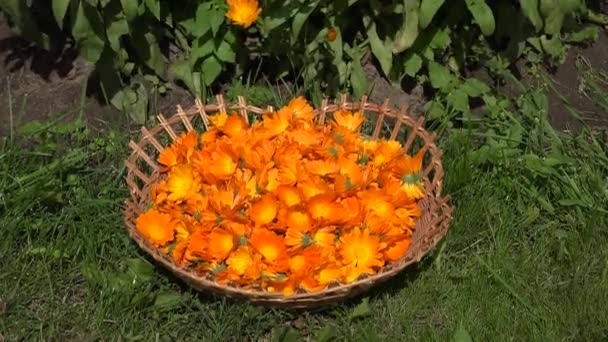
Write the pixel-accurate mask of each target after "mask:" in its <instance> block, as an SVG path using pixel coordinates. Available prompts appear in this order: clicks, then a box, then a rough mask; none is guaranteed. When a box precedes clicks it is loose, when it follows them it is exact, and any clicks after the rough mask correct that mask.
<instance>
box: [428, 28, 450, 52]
mask: <svg viewBox="0 0 608 342" xmlns="http://www.w3.org/2000/svg"><path fill="white" fill-rule="evenodd" d="M451 43H452V38H450V28H449V27H446V28H444V29H442V30H436V31H435V33H434V34H433V38H432V39H431V43H430V44H429V46H430V47H431V48H432V49H435V50H446V49H447V48H449V47H450V44H451Z"/></svg>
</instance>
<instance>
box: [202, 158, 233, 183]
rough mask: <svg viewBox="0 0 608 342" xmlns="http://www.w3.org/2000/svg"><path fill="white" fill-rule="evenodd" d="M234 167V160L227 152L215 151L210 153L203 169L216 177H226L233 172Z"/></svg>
mask: <svg viewBox="0 0 608 342" xmlns="http://www.w3.org/2000/svg"><path fill="white" fill-rule="evenodd" d="M236 167H237V164H236V162H235V161H234V160H232V157H231V156H230V155H229V154H227V153H225V152H223V151H217V152H213V153H212V154H211V160H210V161H209V162H208V165H207V168H206V169H205V171H206V172H207V173H209V174H210V175H211V176H213V177H215V178H217V179H228V178H230V177H231V176H232V175H233V174H234V172H235V171H236Z"/></svg>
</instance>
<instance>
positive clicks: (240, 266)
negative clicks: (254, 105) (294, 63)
mask: <svg viewBox="0 0 608 342" xmlns="http://www.w3.org/2000/svg"><path fill="white" fill-rule="evenodd" d="M313 116H314V114H313V108H312V107H311V106H310V105H309V104H308V103H307V101H306V100H304V99H303V98H295V99H293V100H292V101H291V102H290V103H289V104H288V105H287V106H286V107H284V108H282V109H280V110H278V111H277V112H272V113H270V112H269V113H266V114H264V116H263V118H262V120H260V121H257V122H255V123H253V124H252V125H249V124H248V123H247V121H246V120H245V119H244V118H243V117H242V116H240V115H238V114H236V113H233V114H231V115H228V114H227V113H219V114H217V115H215V116H213V117H211V118H210V122H211V124H212V127H211V128H210V129H209V130H207V131H206V132H204V133H202V134H201V135H200V136H199V135H198V134H197V133H195V132H194V131H190V132H188V133H184V134H183V135H182V136H180V137H179V138H178V139H177V140H176V141H175V142H174V143H173V144H172V145H171V146H170V147H167V148H166V149H165V150H164V151H163V152H162V153H161V154H160V155H159V157H158V161H159V163H160V164H162V165H163V166H164V168H163V174H162V176H161V180H160V181H159V182H158V183H155V184H154V186H153V190H152V194H151V201H152V205H151V208H150V209H149V210H148V211H147V212H145V213H143V214H142V215H141V216H139V217H138V219H137V228H138V230H139V231H140V232H141V234H143V236H144V237H145V238H146V239H147V240H148V241H149V242H150V243H151V244H153V245H155V246H157V247H159V248H162V250H163V251H164V252H165V253H167V254H168V255H169V256H170V257H171V258H172V259H173V260H174V262H175V263H176V264H178V265H181V266H184V267H192V268H193V269H195V270H196V271H197V272H199V273H200V274H213V275H214V277H215V279H216V280H217V281H218V282H220V283H224V284H225V283H228V282H232V283H234V284H237V285H239V286H242V287H247V288H251V287H255V288H263V289H265V290H266V291H269V292H276V291H282V292H283V293H284V294H285V295H290V294H292V293H294V291H296V290H297V289H298V288H302V289H304V290H306V291H309V292H313V291H318V290H321V289H323V288H324V287H325V286H327V285H328V284H329V283H330V282H333V281H337V282H339V283H350V282H353V281H355V280H356V279H357V278H358V277H359V276H361V275H363V274H368V275H371V274H374V273H376V272H377V271H378V270H379V269H380V268H382V267H383V266H384V265H386V264H387V263H389V262H392V261H396V260H398V259H400V258H401V257H402V256H404V254H405V253H406V251H407V250H408V248H409V245H410V241H411V237H412V232H413V230H414V229H415V223H414V220H415V218H416V217H419V216H420V214H421V213H420V209H419V207H418V204H417V202H418V200H420V199H421V198H422V197H423V185H422V182H421V179H420V171H421V167H422V156H423V151H420V152H418V153H417V154H416V155H415V156H413V157H412V156H408V155H407V154H405V153H404V152H403V150H402V146H401V144H400V143H399V142H396V141H389V140H369V139H366V138H365V137H364V136H362V135H361V134H360V129H361V126H362V124H363V122H364V117H363V116H362V115H361V114H360V113H358V112H355V113H353V112H349V111H338V112H336V113H334V116H333V119H332V120H330V122H329V124H326V125H322V124H318V123H315V122H314V121H313Z"/></svg>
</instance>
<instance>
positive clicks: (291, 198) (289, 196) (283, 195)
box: [276, 185, 302, 207]
mask: <svg viewBox="0 0 608 342" xmlns="http://www.w3.org/2000/svg"><path fill="white" fill-rule="evenodd" d="M276 194H277V196H278V197H279V200H281V202H283V204H285V205H286V206H287V207H292V206H294V205H296V204H300V203H301V202H302V199H301V198H300V194H299V193H298V190H297V189H296V188H295V187H292V186H287V185H281V186H279V187H278V188H277V189H276Z"/></svg>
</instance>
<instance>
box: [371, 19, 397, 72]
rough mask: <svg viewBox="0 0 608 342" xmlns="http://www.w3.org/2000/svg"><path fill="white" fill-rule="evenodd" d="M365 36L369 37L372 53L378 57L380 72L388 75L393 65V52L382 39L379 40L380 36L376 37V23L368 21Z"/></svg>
mask: <svg viewBox="0 0 608 342" xmlns="http://www.w3.org/2000/svg"><path fill="white" fill-rule="evenodd" d="M367 37H368V38H369V44H370V47H371V49H372V53H373V54H374V56H376V58H377V59H378V62H379V63H380V67H381V68H382V72H384V75H386V76H388V75H389V74H390V72H391V68H392V66H393V53H392V52H391V50H390V48H389V47H388V46H387V45H386V44H384V42H383V41H382V40H380V37H378V32H376V23H374V22H371V23H370V25H369V27H368V28H367Z"/></svg>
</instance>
